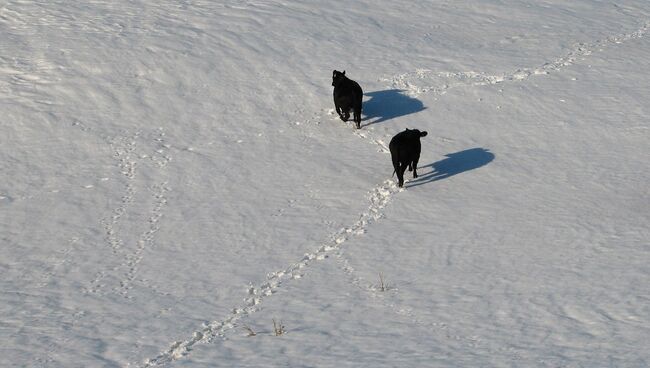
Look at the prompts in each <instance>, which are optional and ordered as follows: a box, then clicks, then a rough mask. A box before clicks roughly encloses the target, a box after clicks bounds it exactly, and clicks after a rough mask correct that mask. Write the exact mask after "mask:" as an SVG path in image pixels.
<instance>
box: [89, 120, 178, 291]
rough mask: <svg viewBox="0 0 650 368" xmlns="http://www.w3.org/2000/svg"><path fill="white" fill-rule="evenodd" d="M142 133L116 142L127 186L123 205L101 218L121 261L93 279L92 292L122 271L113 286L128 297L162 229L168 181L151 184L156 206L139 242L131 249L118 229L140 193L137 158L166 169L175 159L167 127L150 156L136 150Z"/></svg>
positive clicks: (109, 240) (117, 156)
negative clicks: (118, 279) (137, 182)
mask: <svg viewBox="0 0 650 368" xmlns="http://www.w3.org/2000/svg"><path fill="white" fill-rule="evenodd" d="M140 135H141V133H140V132H137V133H136V134H135V135H134V137H133V138H132V139H131V140H128V139H126V138H122V139H120V140H118V141H125V140H126V141H127V143H126V144H123V145H121V146H120V145H116V146H115V149H114V152H115V157H116V159H117V161H118V167H119V168H120V170H121V173H122V174H123V175H124V176H126V177H127V179H128V180H127V184H126V185H125V194H124V195H123V196H122V198H121V203H120V205H119V206H118V207H117V208H115V209H114V210H113V212H112V216H111V217H110V218H107V219H103V220H102V221H101V223H102V225H103V226H104V229H105V231H106V241H107V242H108V244H109V246H110V247H111V249H112V253H113V254H114V255H115V256H118V257H121V258H122V261H121V263H119V264H117V265H114V266H113V267H111V268H109V269H108V270H106V269H105V270H102V271H100V272H98V273H97V274H96V276H95V278H94V279H93V280H92V281H91V286H90V287H89V288H88V292H91V293H97V292H98V291H99V290H100V289H101V288H102V287H104V286H105V285H103V284H102V283H101V282H102V281H103V280H104V279H105V278H106V277H107V276H108V275H113V276H115V275H117V274H119V273H122V275H123V276H122V277H121V280H120V281H119V282H118V283H117V285H115V286H114V287H113V288H112V291H113V292H116V293H119V294H121V295H123V296H125V297H128V291H129V290H130V289H131V288H132V287H133V281H134V280H135V278H136V275H137V273H138V269H139V264H140V263H141V262H142V260H143V258H144V253H145V251H146V250H147V249H151V248H152V247H153V245H154V234H155V233H156V232H157V231H158V230H159V228H160V225H159V221H160V218H161V217H163V209H164V208H165V207H166V204H167V197H166V195H165V193H166V192H168V191H169V190H170V188H169V187H168V186H167V182H162V183H159V184H156V185H153V186H152V187H151V195H152V198H153V202H154V203H153V205H152V209H151V212H150V214H149V218H148V219H147V222H146V224H145V225H144V226H146V228H145V230H143V231H142V232H141V234H140V236H139V237H138V238H137V239H136V240H135V244H132V245H131V247H130V248H129V249H127V247H126V245H129V244H126V243H127V242H126V241H125V240H124V239H123V238H122V237H121V236H119V234H118V231H117V229H116V227H117V225H118V222H119V220H120V218H122V217H123V216H124V214H125V213H126V212H127V210H128V208H129V207H130V205H131V203H132V202H133V200H134V196H135V194H136V190H135V185H134V183H133V181H134V180H133V179H134V178H135V177H136V167H137V163H138V161H137V160H142V159H149V160H150V161H151V162H152V163H153V164H154V165H155V167H156V168H158V169H164V168H166V167H167V165H168V164H169V163H170V162H171V161H172V157H171V155H170V154H169V148H170V146H169V145H168V144H166V143H165V132H164V130H163V129H158V133H157V136H156V138H154V142H156V148H154V152H153V153H152V154H150V155H147V154H143V155H137V154H136V152H135V148H136V147H135V144H136V138H138V137H140Z"/></svg>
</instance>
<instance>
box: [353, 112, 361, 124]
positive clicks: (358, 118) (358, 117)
mask: <svg viewBox="0 0 650 368" xmlns="http://www.w3.org/2000/svg"><path fill="white" fill-rule="evenodd" d="M354 122H355V123H356V124H357V129H361V109H360V108H355V109H354Z"/></svg>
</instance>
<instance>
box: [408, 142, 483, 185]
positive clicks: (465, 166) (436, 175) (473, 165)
mask: <svg viewBox="0 0 650 368" xmlns="http://www.w3.org/2000/svg"><path fill="white" fill-rule="evenodd" d="M445 157H447V158H445V159H443V160H440V161H436V162H434V163H431V164H429V165H425V166H421V167H419V169H424V168H431V171H429V172H428V173H425V174H420V176H419V177H418V178H417V179H412V180H409V181H408V183H407V184H408V185H407V188H410V187H415V186H418V185H422V184H426V183H431V182H434V181H438V180H442V179H447V178H449V177H451V176H454V175H457V174H460V173H464V172H465V171H470V170H474V169H478V168H479V167H481V166H485V165H487V164H489V163H490V162H492V160H494V154H493V153H492V152H490V151H489V150H487V149H485V148H471V149H467V150H464V151H459V152H455V153H448V154H446V155H445Z"/></svg>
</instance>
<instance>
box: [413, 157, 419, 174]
mask: <svg viewBox="0 0 650 368" xmlns="http://www.w3.org/2000/svg"><path fill="white" fill-rule="evenodd" d="M413 177H414V178H417V177H418V160H413Z"/></svg>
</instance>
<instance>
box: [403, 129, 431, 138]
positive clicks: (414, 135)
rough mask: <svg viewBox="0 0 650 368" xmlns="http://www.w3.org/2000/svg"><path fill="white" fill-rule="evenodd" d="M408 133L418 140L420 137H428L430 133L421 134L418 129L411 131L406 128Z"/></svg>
mask: <svg viewBox="0 0 650 368" xmlns="http://www.w3.org/2000/svg"><path fill="white" fill-rule="evenodd" d="M406 131H407V132H410V133H409V135H410V136H411V137H417V138H420V137H426V136H427V134H429V133H427V132H426V131H424V132H421V131H419V130H418V129H409V128H406Z"/></svg>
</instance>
